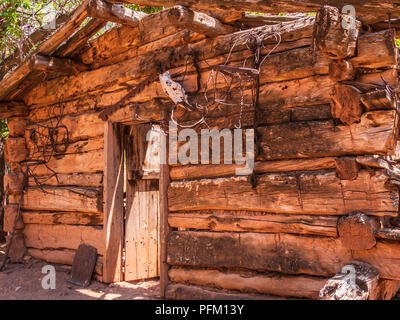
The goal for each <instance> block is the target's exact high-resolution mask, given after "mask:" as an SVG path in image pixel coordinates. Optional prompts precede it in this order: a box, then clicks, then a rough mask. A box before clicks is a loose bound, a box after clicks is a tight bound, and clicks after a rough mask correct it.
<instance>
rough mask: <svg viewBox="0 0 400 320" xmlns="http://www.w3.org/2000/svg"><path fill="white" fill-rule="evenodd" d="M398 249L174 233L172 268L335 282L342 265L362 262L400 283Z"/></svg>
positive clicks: (393, 246)
mask: <svg viewBox="0 0 400 320" xmlns="http://www.w3.org/2000/svg"><path fill="white" fill-rule="evenodd" d="M399 249H400V245H399V243H397V242H383V241H378V242H377V245H376V246H375V247H374V248H372V249H369V250H363V251H351V250H347V249H345V248H344V247H343V246H342V245H341V243H340V240H339V239H336V238H326V237H316V236H299V235H290V234H261V233H226V232H224V233H216V232H192V231H182V232H180V231H173V232H171V234H170V236H169V238H168V264H170V265H173V266H187V267H188V266H191V267H197V268H199V267H204V268H222V267H227V268H245V269H250V270H258V271H261V270H268V271H277V272H282V273H287V274H308V275H317V276H333V275H334V274H336V273H337V272H338V271H339V270H340V268H341V267H342V266H343V265H345V264H347V263H349V262H351V261H353V260H361V261H364V262H367V263H369V264H371V265H373V266H374V267H375V268H376V269H377V270H378V271H379V276H380V278H381V279H399V278H400V264H399V261H400V260H399V253H400V250H399Z"/></svg>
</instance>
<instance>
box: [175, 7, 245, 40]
mask: <svg viewBox="0 0 400 320" xmlns="http://www.w3.org/2000/svg"><path fill="white" fill-rule="evenodd" d="M167 10H168V19H169V22H170V23H171V24H174V25H176V26H179V27H182V28H183V29H188V30H191V31H194V32H197V33H202V34H205V35H206V36H209V37H216V36H219V35H223V34H228V33H233V32H235V31H237V30H238V29H236V28H234V27H232V26H230V25H226V24H223V23H221V22H220V21H219V20H218V19H216V18H213V17H211V16H209V15H207V14H205V13H201V12H195V11H193V10H190V9H188V8H185V7H183V6H175V7H172V8H170V9H167Z"/></svg>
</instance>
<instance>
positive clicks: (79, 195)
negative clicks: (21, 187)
mask: <svg viewBox="0 0 400 320" xmlns="http://www.w3.org/2000/svg"><path fill="white" fill-rule="evenodd" d="M102 198H103V193H102V192H101V191H100V190H93V189H88V188H78V187H59V188H55V187H42V188H38V187H36V188H28V189H27V190H26V191H25V193H24V201H23V205H22V209H24V210H52V211H53V210H54V211H82V212H95V213H101V212H102V211H103V199H102Z"/></svg>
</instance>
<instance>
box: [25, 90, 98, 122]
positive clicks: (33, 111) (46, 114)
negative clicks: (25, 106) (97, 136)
mask: <svg viewBox="0 0 400 320" xmlns="http://www.w3.org/2000/svg"><path fill="white" fill-rule="evenodd" d="M96 100H97V99H96V97H93V96H90V95H89V96H87V97H84V98H82V99H79V98H78V99H71V100H68V101H64V102H63V108H62V110H61V109H60V108H58V106H59V103H55V104H53V105H48V104H45V105H34V106H30V110H29V111H30V112H29V115H28V116H29V117H28V119H29V122H30V123H38V122H43V121H46V120H48V119H49V118H53V117H60V115H61V114H62V115H63V116H67V115H68V116H73V115H78V114H83V113H86V112H91V111H94V110H95V109H96Z"/></svg>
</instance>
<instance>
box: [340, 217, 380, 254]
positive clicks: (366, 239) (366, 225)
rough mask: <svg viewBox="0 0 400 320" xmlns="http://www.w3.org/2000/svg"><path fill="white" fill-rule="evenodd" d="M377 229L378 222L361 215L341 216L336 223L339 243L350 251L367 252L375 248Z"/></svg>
mask: <svg viewBox="0 0 400 320" xmlns="http://www.w3.org/2000/svg"><path fill="white" fill-rule="evenodd" d="M378 228H379V221H378V220H377V219H376V218H373V217H368V216H366V215H365V214H363V213H356V214H351V215H349V216H343V217H341V218H340V219H339V222H338V232H339V238H340V241H342V244H343V246H344V247H346V248H348V249H351V250H368V249H371V248H372V247H373V246H375V244H376V239H375V233H376V231H377V230H378Z"/></svg>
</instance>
